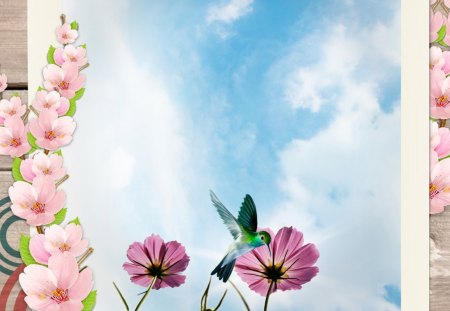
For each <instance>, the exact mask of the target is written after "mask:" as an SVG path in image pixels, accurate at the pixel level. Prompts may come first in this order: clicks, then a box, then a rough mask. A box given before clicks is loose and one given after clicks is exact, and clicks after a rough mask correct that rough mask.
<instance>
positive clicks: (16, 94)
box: [12, 92, 20, 97]
mask: <svg viewBox="0 0 450 311" xmlns="http://www.w3.org/2000/svg"><path fill="white" fill-rule="evenodd" d="M12 97H20V94H19V93H18V92H14V93H12Z"/></svg>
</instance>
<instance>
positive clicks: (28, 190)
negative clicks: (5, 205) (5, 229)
mask: <svg viewBox="0 0 450 311" xmlns="http://www.w3.org/2000/svg"><path fill="white" fill-rule="evenodd" d="M9 196H10V198H11V202H12V205H11V210H12V212H13V214H14V215H16V216H17V217H20V218H23V219H26V221H27V223H28V224H29V225H33V226H41V225H48V224H49V223H51V222H53V221H54V220H55V215H54V214H56V213H57V212H59V211H60V210H61V209H62V208H63V206H64V203H65V201H66V194H65V193H64V191H62V190H56V186H55V183H54V182H53V180H52V179H51V178H50V177H49V176H44V177H36V178H35V179H34V180H33V185H30V184H29V183H27V182H24V181H16V182H15V183H14V184H13V185H12V186H11V187H9Z"/></svg>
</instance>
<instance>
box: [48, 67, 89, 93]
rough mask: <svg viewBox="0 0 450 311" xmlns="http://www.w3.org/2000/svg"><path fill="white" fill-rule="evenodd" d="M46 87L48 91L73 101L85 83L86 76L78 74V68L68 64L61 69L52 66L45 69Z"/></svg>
mask: <svg viewBox="0 0 450 311" xmlns="http://www.w3.org/2000/svg"><path fill="white" fill-rule="evenodd" d="M43 74H44V79H45V81H44V87H45V88H46V89H47V90H48V91H58V92H59V93H60V94H61V96H63V97H66V98H68V99H71V98H72V97H74V96H75V92H77V91H78V90H79V89H81V87H82V86H83V83H84V80H85V78H84V75H82V74H79V73H78V66H77V65H76V64H75V63H72V62H66V63H64V64H63V65H62V66H61V67H59V66H57V65H54V64H50V65H47V67H45V68H44V71H43Z"/></svg>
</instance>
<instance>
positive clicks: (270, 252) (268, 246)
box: [266, 244, 272, 257]
mask: <svg viewBox="0 0 450 311" xmlns="http://www.w3.org/2000/svg"><path fill="white" fill-rule="evenodd" d="M266 245H267V248H268V249H269V254H270V257H272V251H271V250H270V245H269V244H266Z"/></svg>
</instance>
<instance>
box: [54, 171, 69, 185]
mask: <svg viewBox="0 0 450 311" xmlns="http://www.w3.org/2000/svg"><path fill="white" fill-rule="evenodd" d="M67 179H69V175H67V174H66V175H64V176H63V177H62V178H61V179H60V180H58V181H57V182H56V184H55V185H56V187H59V186H60V185H61V184H62V183H63V182H65V181H66V180H67Z"/></svg>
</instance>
